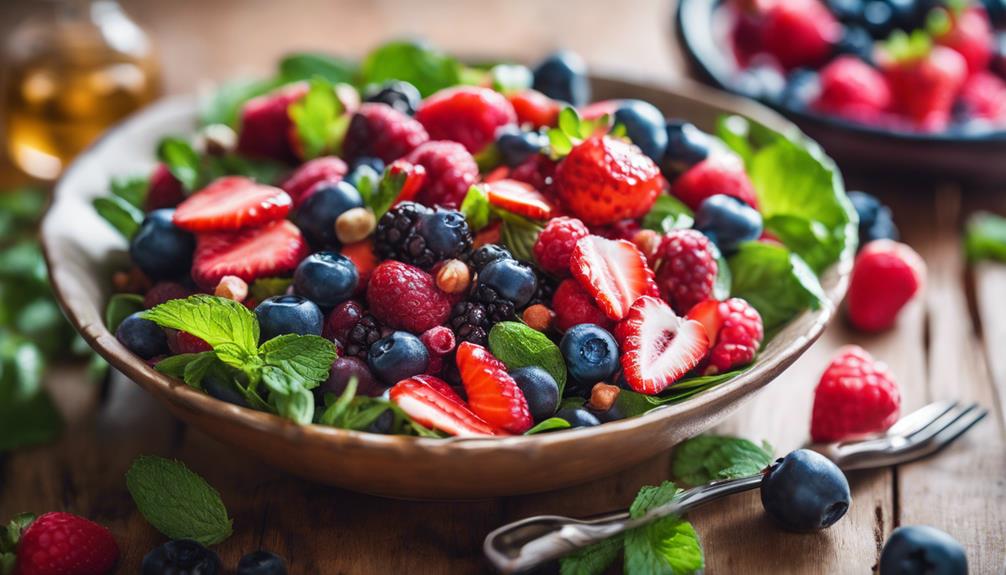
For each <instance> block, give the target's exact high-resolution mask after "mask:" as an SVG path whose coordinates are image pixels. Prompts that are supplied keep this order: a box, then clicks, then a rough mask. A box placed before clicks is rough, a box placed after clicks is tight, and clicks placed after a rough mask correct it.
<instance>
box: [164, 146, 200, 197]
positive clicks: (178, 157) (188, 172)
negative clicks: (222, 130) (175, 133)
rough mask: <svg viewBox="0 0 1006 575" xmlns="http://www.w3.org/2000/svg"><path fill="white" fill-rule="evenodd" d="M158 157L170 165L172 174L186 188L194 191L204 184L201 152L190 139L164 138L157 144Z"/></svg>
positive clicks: (169, 169)
mask: <svg viewBox="0 0 1006 575" xmlns="http://www.w3.org/2000/svg"><path fill="white" fill-rule="evenodd" d="M157 159H158V160H160V161H161V162H163V163H164V165H165V166H167V167H168V171H169V172H171V175H172V176H174V177H175V178H177V179H178V181H179V182H181V183H182V186H183V187H184V188H185V189H186V190H188V191H190V192H194V191H196V190H197V189H199V188H200V186H201V185H202V178H201V176H200V174H201V166H200V164H201V161H200V159H199V154H197V153H196V151H195V149H193V148H192V145H191V144H189V143H188V141H186V140H183V139H181V138H172V137H168V138H164V139H163V140H161V142H160V143H159V144H158V145H157Z"/></svg>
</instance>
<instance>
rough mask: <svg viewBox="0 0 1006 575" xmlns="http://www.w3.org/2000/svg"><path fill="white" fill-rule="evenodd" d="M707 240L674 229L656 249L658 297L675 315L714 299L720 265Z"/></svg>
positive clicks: (693, 233) (703, 237)
mask: <svg viewBox="0 0 1006 575" xmlns="http://www.w3.org/2000/svg"><path fill="white" fill-rule="evenodd" d="M715 254H716V252H715V248H714V247H713V244H712V242H710V241H709V238H707V237H706V236H704V235H703V234H702V232H699V231H696V230H688V229H680V230H673V231H672V232H671V233H669V234H667V235H665V236H664V239H663V240H662V241H661V243H660V247H659V248H657V255H656V262H657V264H656V269H657V271H656V281H657V287H658V288H659V289H660V297H662V298H663V299H664V301H666V302H667V303H668V304H670V306H671V308H673V309H674V311H675V312H677V313H678V314H682V315H683V314H685V313H687V312H688V310H690V309H692V306H694V305H696V304H698V303H699V302H701V301H705V300H707V299H711V298H712V297H713V288H714V286H715V285H716V275H717V273H718V272H719V266H718V264H717V262H716V255H715Z"/></svg>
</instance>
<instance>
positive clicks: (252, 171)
mask: <svg viewBox="0 0 1006 575" xmlns="http://www.w3.org/2000/svg"><path fill="white" fill-rule="evenodd" d="M201 168H202V172H201V173H200V181H201V182H203V183H209V182H212V181H213V180H215V179H217V178H221V177H223V176H245V177H246V178H251V179H253V180H255V181H256V182H263V183H266V184H273V183H275V182H276V181H277V180H279V178H280V176H282V175H283V174H284V173H286V171H287V170H288V169H289V168H287V167H286V166H284V165H283V164H280V163H279V162H273V161H269V160H264V159H262V158H255V159H254V160H249V159H248V158H245V157H243V156H239V155H237V154H225V155H223V156H205V157H203V164H202V166H201Z"/></svg>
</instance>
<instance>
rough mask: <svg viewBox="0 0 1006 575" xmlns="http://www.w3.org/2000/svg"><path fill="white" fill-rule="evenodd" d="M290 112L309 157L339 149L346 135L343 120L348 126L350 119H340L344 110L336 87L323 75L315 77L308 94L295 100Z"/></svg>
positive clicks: (305, 156)
mask: <svg viewBox="0 0 1006 575" xmlns="http://www.w3.org/2000/svg"><path fill="white" fill-rule="evenodd" d="M289 112H290V119H291V120H293V125H294V129H295V130H296V132H297V139H298V141H299V142H300V145H301V152H302V154H303V156H304V159H306V160H309V159H312V158H317V157H318V156H321V155H322V154H323V153H325V152H328V151H332V150H334V149H336V148H337V146H338V145H339V140H341V136H342V135H343V130H342V128H343V127H344V126H343V125H342V124H345V126H348V121H347V122H340V118H342V117H343V112H344V110H343V109H342V104H341V103H340V102H339V99H338V98H336V96H335V89H334V87H333V86H332V84H330V83H328V82H326V81H325V80H323V79H322V78H315V79H313V80H311V84H310V89H309V90H308V92H307V94H305V95H304V97H303V98H301V99H300V100H298V101H297V102H294V103H293V104H291V105H290V109H289Z"/></svg>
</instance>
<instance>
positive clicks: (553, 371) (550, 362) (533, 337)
mask: <svg viewBox="0 0 1006 575" xmlns="http://www.w3.org/2000/svg"><path fill="white" fill-rule="evenodd" d="M489 350H490V351H491V352H492V354H493V355H494V356H496V358H497V359H499V360H500V361H502V362H503V363H504V364H506V366H507V369H509V370H514V369H518V368H521V367H528V366H536V367H540V368H542V369H544V370H545V371H547V372H548V373H549V375H551V376H552V377H553V378H554V379H555V382H556V383H558V384H559V396H560V397H561V396H562V390H563V388H564V387H565V385H566V362H565V360H563V358H562V352H561V351H559V347H558V346H557V345H555V344H554V343H553V342H552V340H550V339H549V338H548V337H547V336H546V335H545V334H543V333H541V332H540V331H537V330H535V329H532V328H531V327H528V326H527V325H525V324H523V323H520V322H516V321H502V322H500V323H498V324H496V325H494V326H493V328H492V329H491V330H489Z"/></svg>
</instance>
